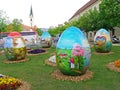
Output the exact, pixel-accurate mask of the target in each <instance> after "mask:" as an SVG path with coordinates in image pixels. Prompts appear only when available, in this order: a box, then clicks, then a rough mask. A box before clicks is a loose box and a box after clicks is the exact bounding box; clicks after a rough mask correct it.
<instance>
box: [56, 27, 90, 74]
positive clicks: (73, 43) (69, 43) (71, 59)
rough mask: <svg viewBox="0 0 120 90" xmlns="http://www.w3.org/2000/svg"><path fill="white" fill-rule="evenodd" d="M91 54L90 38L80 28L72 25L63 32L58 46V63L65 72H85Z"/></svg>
mask: <svg viewBox="0 0 120 90" xmlns="http://www.w3.org/2000/svg"><path fill="white" fill-rule="evenodd" d="M90 56H91V53H90V46H89V44H88V40H87V38H86V36H85V35H84V33H83V32H82V31H81V30H80V29H79V28H77V27H74V26H71V27H69V28H67V29H66V30H65V31H64V32H63V33H62V34H61V36H60V38H59V40H58V43H57V46H56V63H57V66H58V68H59V69H60V71H61V72H62V73H63V74H66V75H81V74H84V73H85V72H86V70H87V69H88V67H89V63H90Z"/></svg>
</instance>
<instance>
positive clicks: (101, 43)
mask: <svg viewBox="0 0 120 90" xmlns="http://www.w3.org/2000/svg"><path fill="white" fill-rule="evenodd" d="M94 47H95V50H96V52H100V53H104V52H110V50H111V47H112V42H111V38H110V33H109V32H108V31H107V30H106V29H100V30H98V31H97V33H96V35H95V37H94Z"/></svg>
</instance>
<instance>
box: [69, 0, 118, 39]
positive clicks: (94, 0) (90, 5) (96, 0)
mask: <svg viewBox="0 0 120 90" xmlns="http://www.w3.org/2000/svg"><path fill="white" fill-rule="evenodd" d="M101 1H102V0H90V1H89V2H87V3H86V4H85V5H84V6H83V7H81V8H80V9H79V10H78V11H76V12H75V14H73V16H72V17H71V18H70V19H69V22H72V21H74V20H77V19H78V18H79V17H80V16H82V15H83V14H84V13H86V12H88V11H89V10H93V9H94V8H96V9H97V10H99V4H100V3H101ZM119 31H120V28H118V27H115V36H117V37H118V38H119V40H120V32H119ZM109 32H110V35H111V37H112V32H111V31H109ZM95 34H96V31H89V32H88V34H86V35H87V37H88V40H89V41H93V39H94V36H95Z"/></svg>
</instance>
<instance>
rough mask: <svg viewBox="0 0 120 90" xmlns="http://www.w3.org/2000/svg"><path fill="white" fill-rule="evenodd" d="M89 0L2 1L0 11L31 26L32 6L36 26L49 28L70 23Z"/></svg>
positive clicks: (0, 1)
mask: <svg viewBox="0 0 120 90" xmlns="http://www.w3.org/2000/svg"><path fill="white" fill-rule="evenodd" d="M88 1H89V0H0V10H3V11H5V12H6V14H7V16H8V17H9V18H10V19H11V20H12V19H14V18H18V19H22V20H23V24H25V25H30V21H29V13H30V7H31V5H32V8H33V14H34V24H35V25H37V26H38V27H39V28H49V27H50V26H57V25H58V24H63V23H64V22H65V21H68V20H69V19H70V18H71V17H72V15H73V14H74V13H75V12H76V11H77V10H78V9H79V8H80V7H82V6H83V5H84V4H85V3H87V2H88Z"/></svg>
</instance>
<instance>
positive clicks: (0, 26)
mask: <svg viewBox="0 0 120 90" xmlns="http://www.w3.org/2000/svg"><path fill="white" fill-rule="evenodd" d="M7 23H8V17H7V15H6V12H4V11H2V10H0V33H1V32H5V28H6V26H7Z"/></svg>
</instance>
